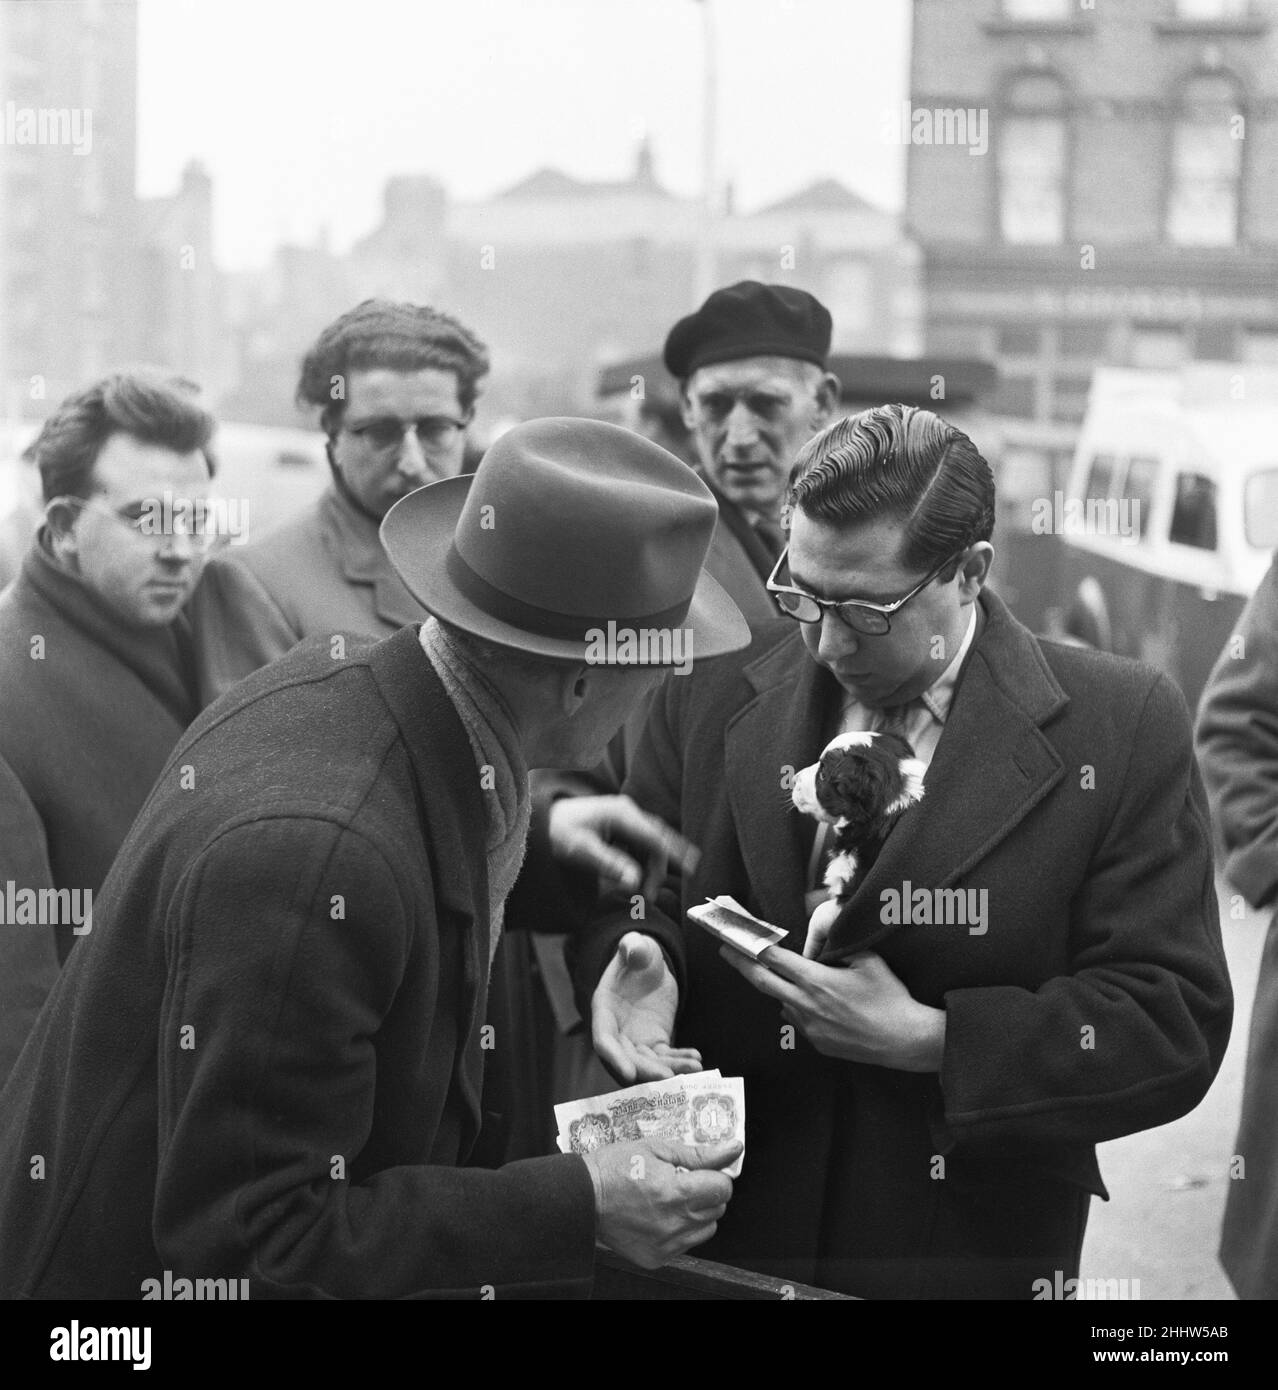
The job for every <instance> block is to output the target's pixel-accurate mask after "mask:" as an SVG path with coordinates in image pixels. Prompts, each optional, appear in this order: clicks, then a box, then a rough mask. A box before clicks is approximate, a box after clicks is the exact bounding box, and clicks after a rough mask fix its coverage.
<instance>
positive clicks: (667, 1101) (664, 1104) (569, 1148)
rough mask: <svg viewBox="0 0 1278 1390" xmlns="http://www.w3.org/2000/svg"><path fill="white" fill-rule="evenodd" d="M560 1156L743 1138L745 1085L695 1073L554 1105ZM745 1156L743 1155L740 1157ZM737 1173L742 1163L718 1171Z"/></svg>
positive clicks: (716, 1074) (732, 1078) (730, 1078)
mask: <svg viewBox="0 0 1278 1390" xmlns="http://www.w3.org/2000/svg"><path fill="white" fill-rule="evenodd" d="M555 1123H556V1124H557V1125H558V1126H559V1151H560V1152H561V1153H566V1154H569V1153H572V1154H581V1153H590V1152H591V1150H593V1149H600V1148H603V1147H604V1146H605V1145H607V1144H624V1143H626V1142H627V1141H628V1140H631V1139H673V1140H675V1141H676V1142H678V1143H681V1144H720V1143H727V1142H730V1141H731V1140H733V1139H742V1140H744V1138H745V1083H744V1082H743V1081H742V1079H741V1078H740V1077H739V1076H722V1075H720V1073H719V1072H717V1071H698V1072H692V1073H690V1074H689V1075H686V1076H672V1077H670V1078H669V1079H668V1080H666V1081H645V1082H643V1083H641V1084H640V1085H638V1086H627V1087H626V1089H625V1090H624V1091H610V1092H609V1093H608V1094H607V1095H603V1096H591V1097H589V1099H587V1100H570V1101H566V1102H565V1103H564V1104H563V1105H556V1106H555ZM742 1157H744V1155H742ZM723 1171H724V1172H725V1173H727V1175H728V1176H729V1177H730V1178H735V1177H737V1176H738V1174H739V1173H740V1172H741V1158H738V1159H737V1160H736V1162H734V1163H733V1164H732V1165H731V1167H728V1168H725V1169H724V1170H723Z"/></svg>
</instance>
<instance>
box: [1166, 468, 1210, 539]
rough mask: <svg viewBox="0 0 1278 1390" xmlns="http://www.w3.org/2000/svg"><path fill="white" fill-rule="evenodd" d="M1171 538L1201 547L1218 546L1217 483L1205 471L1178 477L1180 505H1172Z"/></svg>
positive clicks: (1181, 474) (1177, 487) (1177, 494)
mask: <svg viewBox="0 0 1278 1390" xmlns="http://www.w3.org/2000/svg"><path fill="white" fill-rule="evenodd" d="M1169 539H1170V540H1172V541H1174V542H1175V543H1176V544H1177V545H1192V546H1196V547H1197V548H1198V549H1199V550H1215V548H1216V484H1215V483H1214V482H1212V480H1211V479H1210V478H1204V477H1203V475H1202V474H1201V473H1180V474H1178V475H1177V477H1176V505H1175V506H1174V507H1173V508H1172V519H1171V535H1170V537H1169Z"/></svg>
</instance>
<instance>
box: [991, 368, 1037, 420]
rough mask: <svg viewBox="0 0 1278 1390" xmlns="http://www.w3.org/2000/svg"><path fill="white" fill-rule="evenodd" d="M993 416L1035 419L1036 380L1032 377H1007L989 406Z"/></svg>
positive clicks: (1003, 379) (1001, 381)
mask: <svg viewBox="0 0 1278 1390" xmlns="http://www.w3.org/2000/svg"><path fill="white" fill-rule="evenodd" d="M989 409H990V413H991V414H993V415H1014V416H1016V417H1017V418H1018V419H1022V420H1032V419H1033V418H1034V412H1035V404H1034V378H1033V377H1032V376H1005V377H1003V378H1002V379H1001V380H1000V381H999V383H998V387H997V389H996V390H995V392H994V397H993V399H992V400H991V402H990V405H989Z"/></svg>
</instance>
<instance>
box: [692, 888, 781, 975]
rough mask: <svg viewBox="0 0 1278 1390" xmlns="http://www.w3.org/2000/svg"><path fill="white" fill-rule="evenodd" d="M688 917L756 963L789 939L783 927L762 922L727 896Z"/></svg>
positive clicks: (703, 904)
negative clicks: (762, 955) (763, 954)
mask: <svg viewBox="0 0 1278 1390" xmlns="http://www.w3.org/2000/svg"><path fill="white" fill-rule="evenodd" d="M688 916H689V917H691V918H692V920H693V921H694V922H695V923H696V924H697V925H698V926H699V927H704V928H705V929H706V931H708V932H709V933H710V935H711V936H717V937H718V938H719V940H720V941H722V942H723V943H724V944H725V945H727V946H731V947H732V948H733V949H734V950H736V951H742V952H744V953H745V954H746V955H747V956H749V957H750V958H751V959H752V960H757V959H758V958H759V956H760V955H761V954H762V953H763V952H764V951H766V950H767V949H768V947H769V946H775V945H776V944H777V942H778V941H781V940H783V939H784V937H785V932H783V931H782V930H781V928H780V927H774V926H773V925H772V923H771V922H764V921H761V920H760V919H759V918H758V917H756V916H754V914H753V913H751V912H747V911H746V910H745V908H744V907H742V906H741V904H740V903H739V902H737V900H736V899H735V898H730V897H729V896H728V895H727V894H726V893H724V894H723V895H722V896H721V897H718V898H710V899H708V900H707V901H706V902H703V903H698V904H697V906H696V907H690V908H689V909H688Z"/></svg>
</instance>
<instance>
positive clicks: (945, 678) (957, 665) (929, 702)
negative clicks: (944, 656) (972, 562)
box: [919, 604, 976, 724]
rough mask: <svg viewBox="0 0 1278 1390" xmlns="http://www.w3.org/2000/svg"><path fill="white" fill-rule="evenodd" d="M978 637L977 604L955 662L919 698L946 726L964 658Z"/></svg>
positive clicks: (939, 722)
mask: <svg viewBox="0 0 1278 1390" xmlns="http://www.w3.org/2000/svg"><path fill="white" fill-rule="evenodd" d="M975 636H976V604H973V605H972V612H971V615H970V616H969V618H968V620H967V631H966V632H965V633H964V634H963V640H962V641H961V642H960V643H959V649H958V651H956V652H955V653H954V660H953V661H951V662H950V664H949V665H948V666H947V667H946V668H945V670H944V671H942V672H941V674H940V675H939V676H937V678H936V679H935V680H934V681H933V682H932V684H931V685H930V686H928V688H927V689H926V690H925V691H924V692H923V693H922V694H921V695H920V696H919V699H920V700H921V701H922V702H923V704H924V705H925V706H926V707H927V709H928V711H929V712H930V713H931V715H932V718H933V719H935V720H936V722H937V723H938V724H944V723H945V721H946V719H947V718H949V713H950V706H951V705H952V704H953V703H954V687H955V686H956V685H957V684H958V678H959V672H960V671H961V670H962V669H963V658H964V657H966V656H967V653H968V648H969V647H971V645H972V639H973V637H975Z"/></svg>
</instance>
